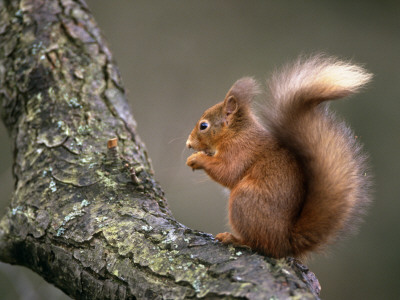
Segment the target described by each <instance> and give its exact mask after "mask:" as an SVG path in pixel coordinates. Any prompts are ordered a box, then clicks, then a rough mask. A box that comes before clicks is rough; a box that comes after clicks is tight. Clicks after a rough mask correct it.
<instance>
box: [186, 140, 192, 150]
mask: <svg viewBox="0 0 400 300" xmlns="http://www.w3.org/2000/svg"><path fill="white" fill-rule="evenodd" d="M186 147H188V149H190V148H192V145H191V144H190V141H189V139H188V140H187V141H186Z"/></svg>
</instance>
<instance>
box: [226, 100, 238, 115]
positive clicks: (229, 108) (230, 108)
mask: <svg viewBox="0 0 400 300" xmlns="http://www.w3.org/2000/svg"><path fill="white" fill-rule="evenodd" d="M224 110H225V114H226V115H227V116H229V115H231V114H234V113H235V112H236V111H237V110H238V102H237V100H236V98H235V97H234V96H229V97H228V98H226V99H225V101H224Z"/></svg>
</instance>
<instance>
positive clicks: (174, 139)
mask: <svg viewBox="0 0 400 300" xmlns="http://www.w3.org/2000/svg"><path fill="white" fill-rule="evenodd" d="M186 138H187V137H186V136H183V137H177V138H173V139H172V140H170V141H169V142H168V144H171V143H173V142H176V141H178V140H183V139H186Z"/></svg>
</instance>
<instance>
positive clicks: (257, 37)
mask: <svg viewBox="0 0 400 300" xmlns="http://www.w3.org/2000/svg"><path fill="white" fill-rule="evenodd" d="M88 4H89V7H90V8H91V10H92V12H93V13H94V16H95V18H96V20H97V22H98V23H99V25H100V28H101V29H102V31H103V34H104V35H105V37H106V38H107V40H108V42H109V45H110V47H111V50H112V51H113V53H114V58H115V60H116V61H117V64H118V66H119V68H120V71H121V73H122V78H123V80H124V83H125V87H126V89H127V94H128V99H129V101H130V103H131V107H132V110H133V113H134V116H135V118H136V120H137V122H138V130H139V133H140V135H141V137H142V139H143V140H144V142H145V143H146V145H147V148H148V151H149V153H150V157H151V158H152V161H153V166H154V169H155V172H156V178H157V180H158V181H159V182H160V183H161V185H162V186H163V188H164V190H165V192H166V195H167V198H168V200H169V204H170V207H171V209H172V211H173V213H174V216H175V217H176V218H177V219H178V220H179V221H180V222H182V223H184V224H185V225H187V226H189V227H192V228H195V229H198V230H202V231H206V232H211V233H213V234H216V233H218V232H221V231H225V230H227V229H228V227H227V226H226V223H227V222H226V220H227V219H226V203H227V199H226V196H225V195H224V194H223V192H222V189H221V187H219V186H218V185H217V184H216V183H214V182H212V181H211V180H210V179H208V178H207V176H206V175H205V174H204V173H202V172H195V173H193V172H191V170H190V169H189V168H188V167H186V166H185V161H186V158H187V156H188V155H189V154H190V153H189V151H187V150H185V149H184V145H185V141H186V137H187V135H188V134H189V132H190V131H191V129H192V127H193V126H194V124H195V122H196V121H197V119H198V118H199V117H200V115H201V114H202V112H203V110H204V109H206V108H208V107H210V106H211V105H213V104H215V103H216V102H218V101H220V100H222V99H223V97H224V95H225V93H226V91H227V89H228V88H229V87H230V86H231V84H232V83H233V82H234V81H235V80H236V79H238V78H240V77H241V76H244V75H254V76H255V77H256V78H258V79H259V80H261V81H264V80H265V79H266V78H267V77H268V75H269V74H270V72H271V71H273V69H274V68H276V67H278V66H280V65H282V64H283V63H285V62H287V61H289V60H292V59H294V58H296V57H297V56H298V55H299V54H307V53H312V52H316V51H324V52H326V53H328V54H332V55H336V56H339V57H343V58H349V59H353V60H354V61H356V62H361V63H363V64H364V65H365V67H366V68H367V69H368V70H370V71H371V72H373V73H374V74H375V78H374V81H373V83H372V84H370V85H369V86H368V88H367V89H365V90H364V91H363V92H362V93H361V94H359V95H357V96H354V97H352V99H350V100H349V101H347V100H346V101H341V102H338V103H335V104H334V105H332V108H333V109H335V110H336V111H338V113H339V114H340V115H341V116H342V117H343V118H344V119H346V120H347V121H348V123H349V124H351V126H352V128H353V129H354V130H355V132H356V134H357V135H358V136H359V137H360V139H361V141H362V142H363V143H364V144H365V150H366V151H367V152H369V153H370V156H371V165H372V170H373V174H374V176H375V201H374V204H373V205H372V207H371V208H370V211H369V214H368V216H367V217H366V219H365V222H364V224H363V225H362V226H361V229H360V232H359V234H358V235H356V236H353V237H351V238H350V239H347V240H346V241H344V242H342V243H340V244H339V245H336V246H334V247H331V248H330V250H329V252H328V253H327V254H324V255H315V256H313V257H312V259H311V260H310V261H309V262H308V265H309V267H310V268H311V269H312V271H314V272H315V274H316V275H317V277H318V279H319V280H320V283H321V285H322V295H321V296H322V298H324V299H399V297H400V284H399V281H400V257H399V254H400V221H399V220H400V218H399V211H400V201H399V200H400V199H399V198H400V181H399V174H400V159H399V155H400V113H399V111H400V99H399V95H400V75H399V74H400V72H399V71H400V57H399V54H400V33H399V31H400V2H399V1H338V0H336V1H329V2H328V1H317V0H311V1H296V2H295V1H210V0H206V1H205V0H203V1H192V0H190V1H188V0H179V1H144V0H143V1H122V0H119V1H116V0H114V1H109V0H108V1H107V0H101V1H100V0H91V1H88ZM0 138H1V141H2V143H0V190H1V194H0V212H1V214H3V213H4V211H5V208H4V207H5V206H6V205H7V203H8V202H9V199H10V195H11V193H12V190H13V181H12V176H11V165H12V145H11V142H10V140H9V138H8V136H7V133H6V131H5V128H4V125H3V124H1V125H0ZM0 290H1V291H2V293H1V295H0V298H1V299H65V298H66V296H65V295H63V294H62V293H61V292H60V291H58V290H56V289H55V288H53V287H52V286H51V285H49V284H47V283H46V282H44V281H43V280H42V279H41V278H39V277H38V276H36V275H35V274H34V273H33V272H31V271H29V270H27V269H25V268H22V267H15V266H10V265H6V264H0Z"/></svg>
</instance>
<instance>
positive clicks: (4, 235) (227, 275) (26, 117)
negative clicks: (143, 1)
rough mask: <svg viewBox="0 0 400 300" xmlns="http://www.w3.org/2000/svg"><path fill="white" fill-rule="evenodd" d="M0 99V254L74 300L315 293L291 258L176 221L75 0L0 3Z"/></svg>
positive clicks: (114, 73)
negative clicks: (1, 149)
mask: <svg viewBox="0 0 400 300" xmlns="http://www.w3.org/2000/svg"><path fill="white" fill-rule="evenodd" d="M0 97H1V101H2V110H1V113H2V118H3V121H4V123H5V124H6V127H7V128H8V130H9V132H10V136H11V138H12V139H13V142H14V145H15V146H14V168H13V174H14V177H15V193H14V195H13V197H12V200H11V203H10V206H9V209H8V211H7V213H6V215H5V216H3V217H2V219H1V222H0V260H1V261H3V262H7V263H11V264H19V265H23V266H26V267H28V268H30V269H32V270H34V271H35V272H37V273H38V274H40V275H41V276H42V277H44V278H45V279H46V280H47V281H49V282H51V283H53V284H54V285H56V286H57V287H59V288H60V289H61V290H63V291H64V292H65V293H66V294H68V295H70V296H71V297H73V298H77V299H125V298H127V299H135V298H141V299H161V298H165V299H182V298H196V297H199V298H201V297H204V298H219V297H221V298H222V297H226V298H232V299H233V298H240V299H268V298H270V299H275V298H279V299H286V298H288V297H290V296H293V297H295V298H304V299H314V298H317V293H318V292H319V288H318V281H317V280H316V279H315V277H314V276H313V274H312V273H311V272H309V271H308V269H307V268H306V267H304V266H302V265H300V264H299V263H297V262H295V261H293V260H274V259H270V258H268V257H264V256H261V255H258V254H256V253H253V252H252V251H250V250H249V249H244V248H238V247H232V246H224V245H221V244H220V243H218V242H216V241H215V240H214V238H213V237H212V236H211V235H209V234H206V233H202V232H197V231H194V230H191V229H189V228H187V227H185V226H184V225H182V224H180V223H178V222H177V221H176V220H175V219H174V218H173V217H172V215H171V212H170V210H169V208H168V205H167V202H166V200H165V198H164V194H163V192H162V190H161V188H160V187H159V186H158V184H157V183H156V182H155V181H154V179H153V176H152V170H151V166H150V162H149V158H148V157H147V154H146V149H145V147H144V145H143V144H142V143H141V141H140V139H139V137H138V135H137V133H136V128H135V127H136V124H135V121H134V119H133V117H132V115H131V113H130V111H129V108H128V105H127V101H126V99H125V93H124V89H123V86H122V83H121V79H120V76H119V73H118V70H117V68H116V66H115V64H114V63H113V61H112V57H111V53H110V51H109V49H108V48H107V46H106V44H105V42H104V40H103V39H102V37H101V36H100V32H99V29H98V28H97V26H96V24H95V22H94V20H93V17H92V16H91V14H90V12H89V11H88V8H87V7H86V5H85V3H84V2H83V1H78V0H75V1H73V0H60V1H51V0H21V1H17V0H9V1H3V0H0ZM115 137H117V138H118V139H119V144H118V147H117V148H111V149H108V148H107V141H108V140H110V139H112V138H115Z"/></svg>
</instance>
